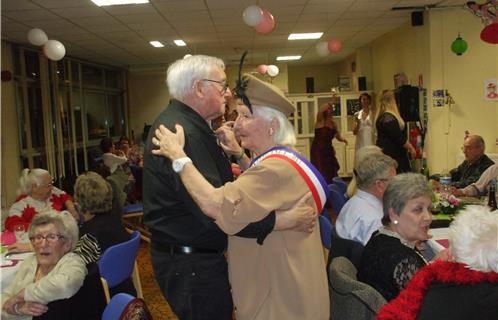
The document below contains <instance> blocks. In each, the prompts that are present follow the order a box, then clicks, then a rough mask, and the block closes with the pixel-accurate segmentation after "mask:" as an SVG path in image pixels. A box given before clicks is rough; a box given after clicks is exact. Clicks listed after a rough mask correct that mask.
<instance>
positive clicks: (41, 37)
mask: <svg viewBox="0 0 498 320" xmlns="http://www.w3.org/2000/svg"><path fill="white" fill-rule="evenodd" d="M47 40H48V37H47V34H46V33H45V32H44V31H43V30H42V29H38V28H34V29H31V30H29V32H28V41H29V43H31V44H34V45H35V46H43V45H44V44H45V42H47Z"/></svg>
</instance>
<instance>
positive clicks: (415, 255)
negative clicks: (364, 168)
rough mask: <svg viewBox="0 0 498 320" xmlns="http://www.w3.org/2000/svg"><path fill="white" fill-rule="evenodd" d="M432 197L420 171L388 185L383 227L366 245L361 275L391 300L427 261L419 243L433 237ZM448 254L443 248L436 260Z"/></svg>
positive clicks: (402, 176)
mask: <svg viewBox="0 0 498 320" xmlns="http://www.w3.org/2000/svg"><path fill="white" fill-rule="evenodd" d="M381 183H387V181H383V182H381ZM431 197H432V190H431V189H430V188H429V186H428V185H427V180H426V178H425V177H424V176H423V175H421V174H418V173H404V174H399V175H397V176H395V177H393V178H392V179H391V181H390V182H389V184H388V186H387V188H386V191H385V193H384V198H383V206H384V209H383V210H384V216H383V218H382V224H383V226H382V227H381V228H380V229H379V230H378V231H376V232H375V233H374V234H373V235H372V237H371V238H370V240H369V241H368V243H367V245H366V246H365V249H364V251H363V256H362V261H361V265H360V269H359V272H358V278H359V279H360V280H361V281H363V282H366V283H368V284H369V285H371V286H372V287H374V288H375V289H376V290H377V291H379V292H380V293H381V294H382V295H383V296H384V298H386V300H388V301H389V300H391V299H393V298H395V297H396V296H397V295H398V294H399V291H400V290H401V289H403V288H404V287H405V286H406V284H407V283H408V281H409V280H410V279H411V278H412V277H413V275H414V274H415V273H416V272H417V271H418V270H419V269H420V268H421V267H423V266H425V265H426V264H427V261H425V259H424V258H423V256H422V254H421V253H420V252H419V250H418V248H417V246H419V245H420V242H422V241H425V240H427V239H429V234H428V231H429V226H430V224H431V222H432V214H431V212H430V211H429V209H430V207H431V204H432V203H431ZM447 254H448V252H447V250H443V251H441V252H440V253H439V254H438V255H437V256H436V257H435V259H447Z"/></svg>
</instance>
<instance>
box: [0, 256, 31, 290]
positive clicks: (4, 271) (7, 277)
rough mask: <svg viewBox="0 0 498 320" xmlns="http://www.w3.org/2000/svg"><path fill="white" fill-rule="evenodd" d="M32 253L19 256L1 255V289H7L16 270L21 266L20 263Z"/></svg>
mask: <svg viewBox="0 0 498 320" xmlns="http://www.w3.org/2000/svg"><path fill="white" fill-rule="evenodd" d="M33 254H34V253H33V252H27V253H19V254H11V255H9V256H7V257H6V256H5V253H2V255H1V257H0V263H1V264H0V275H1V280H0V287H1V288H2V290H3V289H5V288H7V287H8V286H9V285H10V283H11V282H12V280H14V277H15V275H16V272H17V270H19V267H20V266H21V263H22V261H23V260H24V259H26V258H27V257H29V256H30V255H33Z"/></svg>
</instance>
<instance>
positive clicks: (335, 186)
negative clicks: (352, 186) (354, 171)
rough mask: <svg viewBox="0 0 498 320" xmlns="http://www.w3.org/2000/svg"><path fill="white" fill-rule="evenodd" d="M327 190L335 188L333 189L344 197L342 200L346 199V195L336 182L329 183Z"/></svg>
mask: <svg viewBox="0 0 498 320" xmlns="http://www.w3.org/2000/svg"><path fill="white" fill-rule="evenodd" d="M329 190H335V191H337V192H339V193H340V194H341V195H342V196H343V197H344V201H346V200H347V198H346V196H345V195H344V193H343V192H342V188H341V187H340V186H339V185H338V184H335V183H331V184H329Z"/></svg>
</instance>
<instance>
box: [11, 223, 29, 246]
mask: <svg viewBox="0 0 498 320" xmlns="http://www.w3.org/2000/svg"><path fill="white" fill-rule="evenodd" d="M14 234H15V235H16V242H19V243H26V242H28V233H27V232H26V230H25V229H24V225H23V224H21V223H20V224H16V225H15V226H14Z"/></svg>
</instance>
